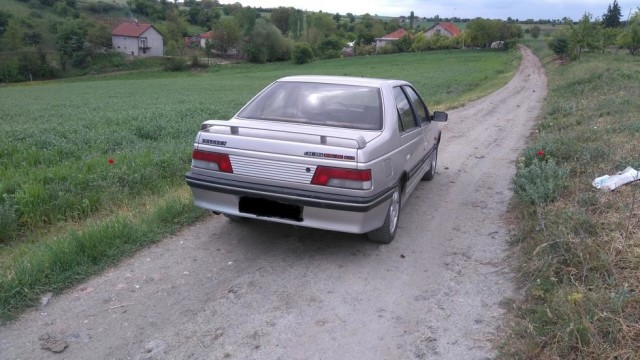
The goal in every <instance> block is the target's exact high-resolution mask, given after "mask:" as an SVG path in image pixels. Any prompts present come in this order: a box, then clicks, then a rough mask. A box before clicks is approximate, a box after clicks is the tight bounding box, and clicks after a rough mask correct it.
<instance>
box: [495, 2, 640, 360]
mask: <svg viewBox="0 0 640 360" xmlns="http://www.w3.org/2000/svg"><path fill="white" fill-rule="evenodd" d="M637 16H638V13H636V15H635V16H634V18H637ZM633 21H635V20H633ZM586 25H587V24H586V23H583V24H579V25H576V27H577V28H579V29H578V30H580V29H582V30H585V31H588V32H589V33H590V34H598V33H602V31H604V29H602V28H593V27H591V26H586ZM581 26H582V28H580V27H581ZM633 26H634V25H633V24H630V28H632V27H633ZM562 31H563V32H564V34H566V35H568V36H567V44H566V45H567V49H569V50H568V51H567V52H566V53H563V54H557V53H556V54H557V55H556V54H554V51H555V49H554V45H555V44H554V43H553V41H554V38H553V37H552V36H550V37H548V38H547V40H548V41H547V42H546V43H545V42H543V41H536V42H531V43H530V44H529V46H530V47H532V48H533V49H534V51H535V52H536V53H537V55H538V57H539V58H540V59H541V60H542V62H543V63H544V65H545V68H546V72H547V76H548V81H549V82H548V88H549V93H548V95H547V99H546V102H545V105H544V108H543V110H542V114H541V119H540V120H541V121H540V123H539V124H538V125H537V128H536V131H535V133H534V134H533V137H532V139H531V141H530V143H529V145H528V146H527V148H526V149H525V150H524V151H523V153H522V155H521V157H520V159H519V161H518V171H517V175H516V177H515V179H514V190H515V193H516V196H515V197H514V200H513V202H512V207H511V210H512V216H513V220H514V223H515V224H516V225H515V226H516V228H517V233H516V235H515V236H514V238H513V251H514V254H515V257H516V260H515V264H517V265H516V268H517V276H518V280H519V283H520V286H521V287H522V296H521V297H519V298H516V299H514V300H512V301H511V303H510V304H507V305H508V306H509V308H510V321H509V323H508V326H507V331H506V334H505V338H504V341H503V343H502V345H501V347H500V356H499V358H502V359H637V358H638V357H639V356H640V342H639V341H638V339H640V293H639V290H640V183H638V182H634V183H630V184H628V185H625V186H623V187H621V188H618V189H617V190H615V191H613V192H604V191H600V190H597V189H596V188H594V187H593V186H592V185H591V183H592V181H593V180H594V179H595V178H596V177H599V176H602V175H607V174H608V175H612V174H615V173H617V172H619V171H622V170H624V169H625V168H626V167H627V166H631V167H633V168H635V169H639V168H640V150H639V148H638V138H640V122H639V121H638V119H640V102H639V101H638V99H640V57H638V56H632V55H630V53H633V51H631V49H628V51H616V50H615V49H613V50H611V49H606V48H604V47H595V48H588V47H587V48H585V47H582V49H580V44H579V43H576V42H575V41H576V40H577V41H587V40H588V38H580V37H575V34H576V33H573V36H572V31H575V29H573V30H572V29H568V32H567V29H565V30H562ZM634 31H635V30H634ZM549 40H550V41H549ZM568 60H573V61H570V62H569V61H568Z"/></svg>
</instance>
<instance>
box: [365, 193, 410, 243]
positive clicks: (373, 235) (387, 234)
mask: <svg viewBox="0 0 640 360" xmlns="http://www.w3.org/2000/svg"><path fill="white" fill-rule="evenodd" d="M401 195H402V193H401V188H400V185H396V187H395V189H393V195H391V202H390V204H389V209H387V216H386V217H385V218H384V223H383V224H382V226H381V227H380V228H378V229H375V230H372V231H370V232H368V233H367V237H368V238H369V240H371V241H374V242H377V243H382V244H388V243H390V242H391V241H393V239H394V238H395V237H396V231H397V230H398V222H399V221H400V207H401V205H402V199H401V198H402V196H401Z"/></svg>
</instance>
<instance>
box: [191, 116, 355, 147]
mask: <svg viewBox="0 0 640 360" xmlns="http://www.w3.org/2000/svg"><path fill="white" fill-rule="evenodd" d="M216 128H218V129H225V131H215V129H216ZM250 130H259V131H267V132H274V133H280V134H281V133H285V134H293V135H299V136H303V137H307V138H318V139H319V143H320V144H322V145H332V146H341V147H347V148H352V149H364V147H365V146H367V140H365V138H364V136H362V135H358V136H356V137H355V138H352V137H344V136H334V135H331V136H327V135H315V134H309V133H306V132H302V131H292V130H282V129H277V130H276V129H265V128H264V127H259V126H251V125H235V124H229V121H228V120H207V121H205V122H203V123H202V125H200V131H206V132H211V133H214V132H216V133H222V134H230V135H240V136H242V135H243V134H242V133H243V132H247V131H250ZM247 136H251V135H250V134H248V135H247Z"/></svg>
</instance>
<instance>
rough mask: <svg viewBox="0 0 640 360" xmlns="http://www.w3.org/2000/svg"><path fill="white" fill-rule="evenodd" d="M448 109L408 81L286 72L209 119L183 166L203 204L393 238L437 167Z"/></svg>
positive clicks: (233, 214)
mask: <svg viewBox="0 0 640 360" xmlns="http://www.w3.org/2000/svg"><path fill="white" fill-rule="evenodd" d="M447 118H448V115H447V113H445V112H438V111H436V112H434V113H433V114H431V113H430V112H429V110H428V108H427V106H426V105H425V102H424V101H423V99H422V98H421V97H420V95H419V94H418V92H417V91H416V89H415V88H414V87H413V86H412V85H411V84H410V83H408V82H406V81H401V80H387V79H371V78H357V77H342V76H291V77H285V78H282V79H279V80H277V81H275V82H273V83H272V84H270V85H269V86H267V87H266V88H265V89H264V90H262V91H261V92H260V93H259V94H258V95H256V96H255V97H254V98H253V99H252V100H251V101H249V102H248V103H247V104H246V105H245V106H244V107H243V108H242V109H241V110H240V111H239V112H238V113H237V114H236V115H235V116H233V118H231V119H230V120H207V121H205V122H204V123H203V124H202V126H201V128H200V131H199V132H198V134H197V136H196V138H195V142H194V145H193V154H192V165H191V170H190V171H189V172H188V173H187V174H186V181H187V184H188V185H189V186H190V188H191V190H192V192H193V198H194V203H195V205H196V206H198V207H201V208H204V209H209V210H211V211H213V212H215V213H219V214H224V215H225V216H227V217H228V218H230V219H232V220H238V219H242V218H254V219H261V220H267V221H274V222H279V223H285V224H292V225H299V226H306V227H312V228H319V229H326V230H333V231H340V232H347V233H355V234H365V233H366V234H367V236H368V238H369V239H370V240H373V241H376V242H381V243H389V242H391V241H392V240H393V239H394V237H395V235H396V230H397V229H398V221H399V219H400V210H401V208H402V204H403V202H404V201H406V200H407V199H408V198H409V195H410V194H411V193H412V191H413V190H414V189H415V188H416V186H418V184H419V183H420V180H431V179H433V177H434V175H435V174H436V163H437V160H438V145H439V144H440V137H441V136H440V135H441V130H440V129H439V127H438V124H437V123H438V122H443V121H447Z"/></svg>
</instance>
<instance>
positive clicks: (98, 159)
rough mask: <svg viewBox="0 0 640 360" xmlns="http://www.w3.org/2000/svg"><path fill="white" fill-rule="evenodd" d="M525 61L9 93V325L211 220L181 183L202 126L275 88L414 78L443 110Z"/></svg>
mask: <svg viewBox="0 0 640 360" xmlns="http://www.w3.org/2000/svg"><path fill="white" fill-rule="evenodd" d="M518 63H519V54H517V53H516V52H478V51H468V52H465V51H450V52H434V53H428V54H427V53H412V54H394V55H387V56H380V57H355V58H348V59H335V60H326V61H316V62H314V63H312V64H307V65H305V66H295V65H292V64H290V63H275V64H264V65H254V64H240V65H225V66H216V67H212V68H210V69H209V70H208V71H207V72H197V73H167V72H162V71H146V72H132V73H123V74H117V75H111V76H101V77H96V78H87V77H84V78H77V79H67V80H64V81H51V82H41V83H29V84H18V85H14V86H9V87H5V88H0V99H1V100H0V104H1V106H0V119H2V120H0V318H1V319H8V318H10V317H11V316H12V315H13V314H16V312H18V311H19V310H21V309H24V308H25V307H28V306H30V305H31V304H33V303H34V301H37V299H38V295H39V294H41V293H43V292H46V291H60V290H62V289H64V288H65V287H68V286H70V285H71V284H73V283H76V282H78V281H80V280H82V279H84V278H86V277H87V276H89V275H91V274H93V273H96V272H97V271H100V270H101V269H104V268H105V267H106V266H109V265H112V264H114V263H115V262H117V261H118V259H120V258H121V257H122V256H126V255H127V254H130V253H131V252H132V251H134V250H135V249H137V248H139V247H141V246H145V245H146V244H149V243H151V242H153V241H157V240H158V239H160V238H161V237H162V236H163V235H165V234H170V233H172V232H174V231H176V230H177V229H179V227H180V226H182V225H185V224H187V223H190V222H193V221H195V220H197V219H198V218H199V217H200V216H202V215H204V212H203V211H200V210H197V209H196V208H195V207H193V206H192V205H191V202H192V200H191V194H190V192H189V191H188V188H187V187H186V185H185V184H184V174H185V173H186V171H187V170H188V168H189V165H190V159H191V145H192V142H193V138H194V136H195V134H196V132H197V129H198V128H199V125H200V123H201V122H202V121H204V120H207V119H228V118H230V117H231V116H232V115H233V114H234V113H235V112H236V111H237V110H239V109H240V107H241V106H242V105H244V104H245V103H246V101H248V100H249V99H250V98H251V97H252V96H253V95H255V94H256V93H257V92H258V91H259V90H261V89H262V88H263V87H264V86H266V85H267V84H268V83H270V82H271V81H273V80H275V79H277V78H280V77H283V76H287V75H294V74H326V75H351V76H370V77H385V78H399V79H407V80H409V81H412V82H413V83H414V84H415V85H416V86H417V87H418V90H419V91H420V92H421V94H423V96H425V98H426V100H427V102H428V103H429V104H432V105H433V107H432V110H434V109H445V108H447V107H450V106H453V105H456V104H460V103H462V102H464V101H465V99H468V100H470V99H473V98H478V97H481V96H482V95H485V94H486V93H488V92H490V91H492V90H494V89H497V88H499V87H501V86H502V85H504V84H505V83H507V82H508V81H509V80H510V78H511V76H512V74H513V72H514V71H515V69H516V67H517V65H518ZM445 67H446V68H447V69H448V71H442V69H443V68H445Z"/></svg>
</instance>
